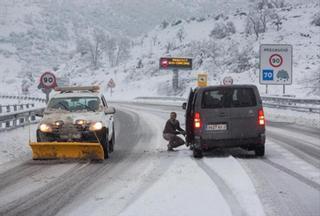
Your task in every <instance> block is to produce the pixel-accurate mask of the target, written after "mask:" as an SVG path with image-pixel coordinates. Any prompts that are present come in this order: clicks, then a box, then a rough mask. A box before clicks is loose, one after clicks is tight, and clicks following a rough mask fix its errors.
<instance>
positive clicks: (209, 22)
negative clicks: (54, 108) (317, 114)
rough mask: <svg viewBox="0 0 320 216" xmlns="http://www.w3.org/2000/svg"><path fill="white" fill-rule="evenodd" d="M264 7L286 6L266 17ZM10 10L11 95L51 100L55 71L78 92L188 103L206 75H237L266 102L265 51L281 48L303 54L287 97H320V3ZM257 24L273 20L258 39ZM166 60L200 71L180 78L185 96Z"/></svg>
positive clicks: (6, 54) (14, 4) (4, 85)
mask: <svg viewBox="0 0 320 216" xmlns="http://www.w3.org/2000/svg"><path fill="white" fill-rule="evenodd" d="M257 2H278V3H282V2H284V4H283V5H281V4H279V5H273V6H269V5H265V6H263V9H262V10H258V9H257V8H256V7H257V6H259V4H257ZM124 4H125V5H126V6H127V7H125V8H124V7H121V5H124ZM84 6H85V7H84ZM0 7H1V10H0V18H1V22H0V63H1V65H2V67H1V68H0V74H1V75H2V76H1V78H0V84H1V88H0V91H1V92H6V91H11V93H12V94H14V93H13V92H15V91H17V92H20V91H21V86H22V85H27V86H30V87H29V90H30V94H36V95H41V94H42V93H41V91H39V90H37V88H36V87H37V84H38V83H37V82H38V79H39V76H40V74H41V73H42V72H43V71H45V70H51V71H52V70H55V73H56V75H57V76H58V77H60V78H62V79H65V80H69V81H70V84H100V85H102V87H103V89H104V90H106V91H107V90H108V89H107V87H106V85H107V82H108V80H109V79H110V78H113V79H114V80H115V81H116V85H117V86H116V88H115V90H114V91H115V92H114V94H113V98H115V99H125V98H132V97H135V96H150V95H180V96H186V95H187V93H188V88H190V87H194V86H195V79H196V74H197V73H198V72H207V73H208V74H209V83H210V84H219V83H220V82H221V80H222V78H223V77H224V76H227V75H228V76H232V77H233V78H234V80H235V83H254V84H257V85H258V86H259V88H260V90H261V92H264V91H265V87H264V86H260V85H259V83H258V80H259V79H258V66H259V54H258V53H259V45H260V44H263V43H275V44H278V43H279V44H280V43H281V44H292V45H293V49H294V66H293V70H294V72H293V73H294V74H293V76H294V78H293V85H291V86H287V87H286V94H290V95H298V96H308V97H316V96H319V95H320V89H319V80H317V78H318V79H319V76H320V75H319V71H320V68H319V65H320V53H319V48H320V42H319V33H320V27H319V26H316V25H314V24H311V23H312V21H313V20H314V16H315V14H316V13H317V12H318V11H319V3H317V1H313V0H310V1H299V0H296V1H290V2H286V1H281V0H278V1H252V0H250V1H247V0H243V1H241V2H239V1H209V0H201V1H185V0H170V1H169V0H168V1H165V2H163V1H158V0H155V1H153V2H152V3H150V2H149V1H128V0H127V1H126V0H124V1H121V2H119V1H117V2H115V1H108V0H105V1H91V3H90V4H87V1H57V2H52V1H33V0H28V1H22V0H15V1H1V3H0ZM177 8H179V10H177ZM175 12H176V13H175ZM249 17H252V18H254V19H257V17H260V18H266V19H265V20H266V22H265V26H263V27H264V28H265V29H264V30H262V29H259V32H260V33H259V35H258V38H257V36H256V34H255V33H254V28H253V27H252V25H253V23H250V22H248V18H249ZM156 23H157V24H158V25H157V26H155V25H156ZM152 26H155V27H153V28H152ZM259 28H262V27H261V26H260V27H259ZM136 35H140V36H139V37H136ZM94 46H98V48H97V49H96V50H97V52H95V53H94V52H92V48H93V47H94ZM161 56H182V57H191V58H193V61H194V69H193V70H192V71H180V83H179V85H180V87H181V88H180V90H179V91H178V92H173V90H172V88H171V80H172V74H171V71H161V70H159V63H158V61H159V58H160V57H161ZM280 92H282V86H272V87H269V93H270V94H280Z"/></svg>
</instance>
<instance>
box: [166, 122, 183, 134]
mask: <svg viewBox="0 0 320 216" xmlns="http://www.w3.org/2000/svg"><path fill="white" fill-rule="evenodd" d="M163 133H164V134H166V133H169V134H180V133H181V134H184V133H185V131H184V130H183V129H182V128H181V127H180V123H179V121H178V120H172V119H169V120H168V121H167V123H166V126H165V127H164V130H163Z"/></svg>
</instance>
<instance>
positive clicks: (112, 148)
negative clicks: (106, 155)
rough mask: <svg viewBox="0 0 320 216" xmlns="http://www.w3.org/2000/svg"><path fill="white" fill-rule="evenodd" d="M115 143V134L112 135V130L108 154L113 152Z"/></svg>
mask: <svg viewBox="0 0 320 216" xmlns="http://www.w3.org/2000/svg"><path fill="white" fill-rule="evenodd" d="M115 142H116V136H115V133H114V129H113V132H112V138H111V141H110V143H109V150H110V152H113V150H114V143H115Z"/></svg>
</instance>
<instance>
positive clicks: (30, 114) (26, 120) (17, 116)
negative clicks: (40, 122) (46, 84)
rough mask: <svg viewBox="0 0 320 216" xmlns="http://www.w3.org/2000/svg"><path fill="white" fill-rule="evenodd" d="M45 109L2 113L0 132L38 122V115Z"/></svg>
mask: <svg viewBox="0 0 320 216" xmlns="http://www.w3.org/2000/svg"><path fill="white" fill-rule="evenodd" d="M43 111H44V108H35V109H29V110H21V111H16V112H12V113H3V114H0V132H3V131H8V130H11V129H15V128H18V127H23V126H25V125H29V124H32V123H36V122H37V119H36V115H37V114H42V113H43Z"/></svg>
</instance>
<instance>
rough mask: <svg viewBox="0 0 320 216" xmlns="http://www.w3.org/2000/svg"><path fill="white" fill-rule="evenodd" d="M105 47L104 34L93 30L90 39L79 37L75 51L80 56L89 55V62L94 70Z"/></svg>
mask: <svg viewBox="0 0 320 216" xmlns="http://www.w3.org/2000/svg"><path fill="white" fill-rule="evenodd" d="M105 46H106V35H105V33H104V32H102V31H99V30H94V31H93V33H92V35H91V37H88V38H85V37H80V38H79V39H78V41H77V51H78V52H80V53H81V55H86V54H89V55H90V62H91V64H92V66H93V67H94V68H97V67H98V63H99V58H101V55H102V53H103V52H104V49H105Z"/></svg>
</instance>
